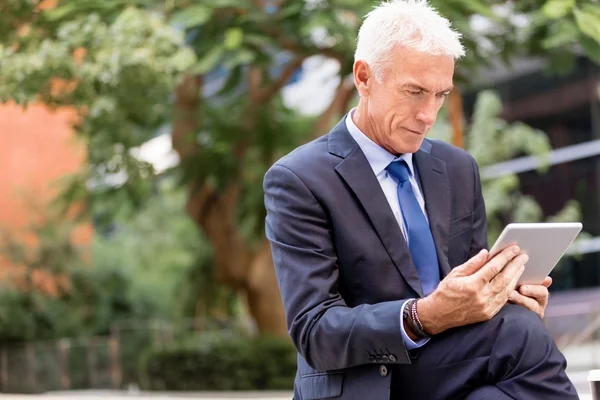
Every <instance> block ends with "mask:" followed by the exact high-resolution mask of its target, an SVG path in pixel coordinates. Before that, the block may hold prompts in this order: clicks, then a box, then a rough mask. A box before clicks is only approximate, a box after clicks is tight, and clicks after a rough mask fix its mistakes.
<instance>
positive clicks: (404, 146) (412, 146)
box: [396, 135, 425, 154]
mask: <svg viewBox="0 0 600 400" xmlns="http://www.w3.org/2000/svg"><path fill="white" fill-rule="evenodd" d="M423 140H425V135H423V136H422V137H420V138H416V140H415V139H413V140H410V141H405V142H401V143H398V146H397V148H396V149H397V150H401V151H396V153H397V154H406V153H416V152H417V151H419V149H420V148H421V145H422V144H423Z"/></svg>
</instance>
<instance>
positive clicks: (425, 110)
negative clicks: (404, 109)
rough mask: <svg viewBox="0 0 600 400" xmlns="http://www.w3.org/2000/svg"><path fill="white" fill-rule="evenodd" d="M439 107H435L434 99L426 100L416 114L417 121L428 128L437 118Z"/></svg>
mask: <svg viewBox="0 0 600 400" xmlns="http://www.w3.org/2000/svg"><path fill="white" fill-rule="evenodd" d="M438 110H439V107H438V106H437V104H436V102H435V100H434V99H428V100H427V101H426V102H425V103H424V104H422V105H421V108H420V109H419V112H418V113H417V120H419V121H421V122H423V123H424V124H425V125H427V126H428V127H430V126H432V125H433V124H434V122H435V119H436V118H437V113H438Z"/></svg>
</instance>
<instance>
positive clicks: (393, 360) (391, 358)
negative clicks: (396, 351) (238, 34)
mask: <svg viewBox="0 0 600 400" xmlns="http://www.w3.org/2000/svg"><path fill="white" fill-rule="evenodd" d="M390 361H391V362H396V356H395V355H393V354H390Z"/></svg>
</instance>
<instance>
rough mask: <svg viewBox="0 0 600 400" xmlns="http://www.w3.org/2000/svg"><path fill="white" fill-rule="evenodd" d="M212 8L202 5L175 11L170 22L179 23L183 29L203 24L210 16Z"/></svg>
mask: <svg viewBox="0 0 600 400" xmlns="http://www.w3.org/2000/svg"><path fill="white" fill-rule="evenodd" d="M212 13H213V9H211V8H208V7H206V6H202V5H196V6H191V7H188V8H186V9H184V10H181V11H178V12H176V13H175V14H174V15H173V17H172V18H171V23H172V24H175V25H181V26H183V27H184V28H185V29H189V28H192V27H195V26H200V25H204V24H205V23H206V22H207V21H208V20H209V19H210V17H211V16H212Z"/></svg>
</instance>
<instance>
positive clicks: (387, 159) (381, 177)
mask: <svg viewBox="0 0 600 400" xmlns="http://www.w3.org/2000/svg"><path fill="white" fill-rule="evenodd" d="M354 110H355V109H354V108H353V109H352V110H351V111H350V112H349V113H348V116H347V117H346V128H347V129H348V132H350V135H352V138H354V140H355V141H356V143H358V145H359V147H360V149H361V150H362V152H363V153H364V155H365V157H366V158H367V161H368V162H369V165H370V166H371V169H372V170H373V173H374V174H375V177H376V178H377V181H378V182H379V185H381V189H382V190H383V193H384V194H385V197H386V199H387V201H388V203H389V204H390V207H391V208H392V212H393V213H394V217H395V218H396V221H397V222H398V225H400V229H401V230H402V235H404V239H406V240H407V243H408V239H407V238H408V235H407V234H406V227H405V226H404V219H403V218H402V210H401V209H400V203H399V202H398V191H397V190H398V180H397V179H396V178H394V177H393V176H392V175H390V174H388V172H387V171H386V169H385V168H386V167H387V166H388V165H389V164H390V163H391V162H392V161H396V160H400V159H402V160H405V161H406V163H407V164H408V168H409V169H410V178H409V180H410V184H411V185H412V189H413V192H414V193H415V196H416V197H417V201H418V202H419V205H420V206H421V210H423V214H425V219H427V222H429V219H428V218H427V212H426V211H425V199H424V198H423V194H422V193H421V188H420V187H419V184H418V183H417V180H416V176H415V171H414V166H413V161H412V158H413V155H412V153H406V154H402V155H401V156H400V157H396V156H395V155H393V154H391V153H390V152H388V151H387V150H385V149H384V148H383V147H381V146H379V145H378V144H376V143H375V142H373V141H372V140H371V139H369V138H368V137H367V136H366V135H365V134H364V133H362V132H361V131H360V129H358V127H357V126H356V124H355V123H354V121H352V115H353V114H354ZM404 307H406V303H404V305H403V306H402V310H401V311H400V329H401V330H402V338H403V339H404V343H405V344H406V347H407V348H408V349H409V350H410V349H415V348H418V347H421V346H423V345H424V344H425V343H427V342H428V341H429V339H420V340H418V341H417V342H414V341H413V340H412V339H411V338H410V337H408V335H407V334H406V331H405V330H404V323H403V322H404V321H403V319H404V317H403V311H404Z"/></svg>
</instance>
